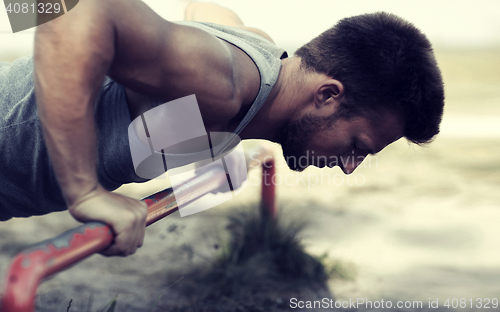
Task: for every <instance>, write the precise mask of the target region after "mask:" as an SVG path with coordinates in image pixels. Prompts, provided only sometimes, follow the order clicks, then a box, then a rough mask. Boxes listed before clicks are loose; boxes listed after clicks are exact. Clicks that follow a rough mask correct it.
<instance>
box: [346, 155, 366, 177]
mask: <svg viewBox="0 0 500 312" xmlns="http://www.w3.org/2000/svg"><path fill="white" fill-rule="evenodd" d="M359 156H361V157H359ZM352 157H353V158H352V159H350V161H348V162H346V163H343V164H342V166H340V169H342V171H343V172H344V173H345V174H347V175H349V174H351V173H353V171H354V170H355V169H356V168H357V167H358V166H359V165H360V164H361V163H362V162H363V160H364V159H365V157H366V155H364V156H363V155H358V156H356V157H354V156H352Z"/></svg>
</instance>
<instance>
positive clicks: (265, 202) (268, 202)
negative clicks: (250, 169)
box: [261, 158, 277, 220]
mask: <svg viewBox="0 0 500 312" xmlns="http://www.w3.org/2000/svg"><path fill="white" fill-rule="evenodd" d="M275 173H276V168H275V166H274V159H273V158H268V159H266V161H265V162H263V163H262V203H261V209H262V211H261V213H262V216H263V217H269V218H271V220H276V217H277V212H276V186H275V178H274V174H275Z"/></svg>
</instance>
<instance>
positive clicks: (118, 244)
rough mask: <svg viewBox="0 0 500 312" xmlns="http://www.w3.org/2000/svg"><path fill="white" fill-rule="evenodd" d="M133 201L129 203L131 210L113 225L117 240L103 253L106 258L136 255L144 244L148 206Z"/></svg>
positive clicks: (124, 213)
mask: <svg viewBox="0 0 500 312" xmlns="http://www.w3.org/2000/svg"><path fill="white" fill-rule="evenodd" d="M127 199H128V198H127ZM131 201H132V202H130V203H128V205H129V206H130V209H128V210H127V211H126V212H123V214H122V215H120V220H119V222H116V223H115V222H114V223H112V224H111V226H112V227H113V230H114V231H115V240H114V242H113V245H112V246H111V247H110V248H108V249H106V250H104V251H103V252H101V253H102V254H103V255H105V256H121V257H126V256H129V255H132V254H134V253H135V252H136V251H137V249H138V248H140V247H142V245H143V243H144V236H145V232H146V217H147V206H146V204H145V203H143V202H140V201H136V200H131Z"/></svg>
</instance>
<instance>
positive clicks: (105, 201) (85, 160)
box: [35, 0, 238, 255]
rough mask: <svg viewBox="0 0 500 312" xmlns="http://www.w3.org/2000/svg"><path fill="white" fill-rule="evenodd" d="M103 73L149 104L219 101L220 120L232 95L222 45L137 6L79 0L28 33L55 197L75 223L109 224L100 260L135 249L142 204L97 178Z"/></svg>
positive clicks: (126, 1) (124, 0)
mask: <svg viewBox="0 0 500 312" xmlns="http://www.w3.org/2000/svg"><path fill="white" fill-rule="evenodd" d="M106 74H108V75H110V76H111V77H112V78H114V79H115V80H116V81H118V82H120V83H121V84H122V85H124V86H125V87H127V88H129V89H131V90H134V91H135V92H139V93H143V94H148V95H150V96H155V97H159V98H164V99H169V98H171V99H174V98H178V97H180V96H183V95H188V94H193V93H196V94H197V96H198V95H199V96H201V97H202V98H203V101H204V105H203V109H205V110H207V111H208V110H210V109H213V107H219V106H220V105H221V104H222V103H223V104H224V105H223V106H220V107H227V108H228V109H227V111H228V114H231V113H232V112H231V110H234V109H233V108H231V106H232V105H234V106H235V109H236V111H237V105H238V101H237V100H235V99H236V98H237V94H238V90H237V89H235V84H234V81H233V78H234V77H233V74H234V73H233V67H232V55H231V53H230V50H229V49H228V47H227V46H226V45H224V44H222V43H221V42H220V41H219V40H217V39H216V38H215V37H213V36H210V35H208V34H207V33H205V32H203V31H200V30H198V29H194V28H191V27H185V26H179V25H176V24H173V23H169V22H167V21H165V20H163V19H161V18H160V17H159V16H157V15H156V14H155V13H154V12H153V11H151V10H150V9H149V8H148V7H147V6H146V5H144V4H143V3H142V2H141V1H134V0H120V1H118V0H107V1H99V0H84V1H80V3H79V4H78V6H77V7H76V8H75V9H73V10H71V11H70V12H69V13H68V14H66V15H64V16H63V17H60V18H57V19H55V20H53V21H51V22H49V23H47V24H44V25H42V26H39V27H38V29H37V34H36V42H35V88H36V95H37V105H38V109H39V114H40V120H41V122H42V125H43V130H44V137H45V142H46V146H47V149H48V151H49V156H50V158H51V161H52V164H53V167H54V170H55V173H56V176H57V179H58V181H59V184H60V186H61V189H62V192H63V195H64V197H65V199H66V202H67V204H68V207H69V210H70V212H71V213H72V214H73V216H74V217H75V218H77V219H78V220H81V221H88V220H99V221H104V222H106V223H108V224H110V225H111V226H112V227H113V229H114V231H115V233H116V235H117V236H116V240H115V245H114V246H113V247H112V249H110V250H109V252H108V255H114V254H118V255H128V254H131V253H133V252H135V249H136V248H137V247H140V245H142V240H143V237H144V222H145V221H144V220H145V206H144V205H143V204H142V203H141V202H139V201H135V200H132V199H130V198H126V197H123V196H120V195H117V194H112V193H109V192H106V191H105V190H104V189H103V188H102V187H101V186H100V185H99V183H98V181H97V176H96V171H95V166H96V159H97V157H96V131H95V125H94V118H93V113H94V101H95V99H96V96H97V93H98V91H99V88H100V86H101V84H102V81H103V78H104V76H105V75H106ZM200 106H201V103H200ZM202 113H203V111H202ZM222 113H224V110H222ZM207 116H208V115H207ZM216 118H217V117H214V119H216Z"/></svg>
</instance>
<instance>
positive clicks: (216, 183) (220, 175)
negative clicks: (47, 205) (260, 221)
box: [1, 170, 226, 312]
mask: <svg viewBox="0 0 500 312" xmlns="http://www.w3.org/2000/svg"><path fill="white" fill-rule="evenodd" d="M225 181H226V173H225V172H224V171H220V170H213V171H208V172H205V173H204V174H202V175H200V176H197V177H194V178H192V179H190V180H188V181H187V182H185V183H183V184H182V185H180V186H178V187H177V189H176V194H177V201H176V198H175V197H174V193H173V189H172V188H168V189H166V190H163V191H161V192H158V193H155V194H153V195H151V196H148V197H146V198H144V199H143V200H144V202H146V204H147V205H148V216H147V219H146V224H147V225H150V224H152V223H154V222H156V221H158V220H160V219H161V218H163V217H165V216H167V215H169V214H171V213H173V212H175V211H177V210H178V205H179V204H182V203H186V202H189V201H192V200H194V199H196V198H199V197H200V196H202V195H204V194H206V193H208V192H210V191H211V190H213V189H217V188H218V187H220V186H221V185H222V183H223V182H225ZM113 239H114V234H113V232H112V230H111V228H110V227H109V226H108V225H106V224H104V223H100V222H90V223H86V224H84V225H81V226H79V227H77V228H75V229H72V230H69V231H67V232H65V233H63V234H61V235H59V236H57V237H55V238H52V239H50V240H47V241H44V242H41V243H39V244H37V245H35V246H33V247H30V248H29V249H27V250H24V251H23V252H21V253H20V254H18V255H17V256H16V257H14V259H13V260H12V262H11V266H10V269H9V271H8V273H7V276H6V277H5V280H4V290H3V297H2V301H1V307H2V309H1V311H3V312H33V311H34V304H35V295H36V290H37V288H38V285H39V284H40V282H41V281H42V280H43V279H44V278H46V277H48V276H50V275H52V274H55V273H57V272H60V271H62V270H64V269H66V268H67V267H69V266H71V265H73V264H75V263H77V262H79V261H81V260H83V259H85V258H87V257H88V256H90V255H92V254H94V253H96V252H99V251H101V250H103V249H104V248H106V247H108V246H109V245H110V244H111V243H112V242H113Z"/></svg>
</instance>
